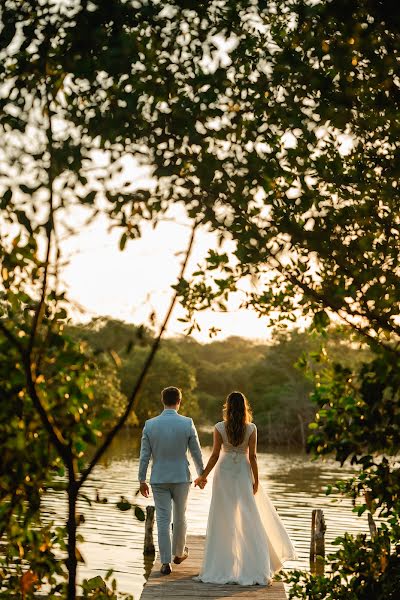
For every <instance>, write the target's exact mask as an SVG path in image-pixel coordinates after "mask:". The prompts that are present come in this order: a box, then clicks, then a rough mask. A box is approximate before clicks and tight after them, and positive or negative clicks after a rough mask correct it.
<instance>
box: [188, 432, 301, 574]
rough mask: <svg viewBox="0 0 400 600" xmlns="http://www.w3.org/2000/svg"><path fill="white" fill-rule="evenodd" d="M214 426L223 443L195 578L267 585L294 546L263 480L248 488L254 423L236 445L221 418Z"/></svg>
mask: <svg viewBox="0 0 400 600" xmlns="http://www.w3.org/2000/svg"><path fill="white" fill-rule="evenodd" d="M215 427H216V429H217V430H218V431H219V433H220V434H221V436H222V440H223V444H222V448H221V454H220V457H219V459H218V462H217V464H216V467H215V473H214V482H213V488H212V499H211V506H210V513H209V516H208V523H207V535H206V542H205V550H204V558H203V564H202V567H201V571H200V574H199V576H198V577H196V578H195V579H196V580H197V581H202V582H204V583H221V584H224V583H237V584H239V585H255V584H259V585H269V584H270V583H271V578H272V576H273V575H274V573H276V572H277V571H279V570H280V569H281V567H282V565H283V563H284V561H286V560H290V559H295V558H296V552H295V549H294V547H293V544H292V542H291V541H290V538H289V535H288V533H287V531H286V529H285V526H284V525H283V523H282V521H281V519H280V518H279V515H278V513H277V512H276V510H275V508H274V506H273V505H272V503H271V501H270V500H269V498H268V496H267V494H266V493H265V492H264V491H263V489H262V486H261V485H260V486H259V488H258V491H257V493H256V494H255V495H254V494H253V476H252V472H251V467H250V462H249V458H248V446H249V438H250V435H251V434H252V432H253V431H255V429H256V426H255V425H254V423H249V424H248V425H247V429H246V434H245V438H244V441H243V443H242V444H240V446H232V444H230V443H229V442H228V438H227V435H226V431H225V423H224V422H223V421H222V422H220V423H217V424H216V426H215Z"/></svg>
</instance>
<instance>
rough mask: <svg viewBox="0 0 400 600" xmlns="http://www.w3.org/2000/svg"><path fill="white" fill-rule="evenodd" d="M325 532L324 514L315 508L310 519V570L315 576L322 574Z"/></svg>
mask: <svg viewBox="0 0 400 600" xmlns="http://www.w3.org/2000/svg"><path fill="white" fill-rule="evenodd" d="M325 531H326V525H325V518H324V513H323V511H322V510H321V509H320V508H315V509H314V510H313V511H312V517H311V543H310V570H311V572H312V573H316V574H317V575H322V574H323V573H324V566H325Z"/></svg>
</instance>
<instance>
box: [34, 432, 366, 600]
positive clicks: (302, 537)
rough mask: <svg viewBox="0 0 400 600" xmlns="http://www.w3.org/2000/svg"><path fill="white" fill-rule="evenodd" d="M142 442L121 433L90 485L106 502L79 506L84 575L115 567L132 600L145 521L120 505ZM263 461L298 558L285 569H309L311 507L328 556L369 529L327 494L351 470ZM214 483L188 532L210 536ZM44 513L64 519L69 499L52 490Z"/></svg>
mask: <svg viewBox="0 0 400 600" xmlns="http://www.w3.org/2000/svg"><path fill="white" fill-rule="evenodd" d="M210 440H211V438H210V436H207V435H205V439H204V440H202V441H203V448H204V455H205V458H206V459H207V458H208V455H209V453H210V447H209V446H207V445H206V444H209V443H210ZM139 443H140V442H139V438H138V437H137V436H136V435H135V436H134V435H132V434H131V433H129V432H126V431H125V432H123V433H122V434H121V435H120V436H119V438H118V439H117V440H115V443H114V445H113V447H112V448H111V450H110V452H109V453H108V454H107V456H106V458H105V459H104V460H103V462H102V464H101V465H99V466H98V467H97V469H96V470H95V472H94V474H93V476H92V478H91V479H90V481H89V482H88V483H87V485H86V486H85V493H86V494H87V495H88V496H89V497H90V498H91V499H94V498H95V495H96V490H97V491H98V492H99V494H100V496H101V497H106V498H108V504H93V506H92V507H91V508H90V507H89V506H88V505H87V504H86V503H85V502H82V503H81V504H80V506H79V509H80V511H81V512H83V513H84V515H85V518H86V521H85V523H84V525H82V526H81V527H80V530H79V531H80V533H81V534H82V535H83V536H84V538H85V542H84V543H83V544H81V546H80V550H81V553H82V555H83V557H84V559H85V564H84V565H82V566H81V567H80V573H79V575H80V578H83V577H94V576H95V575H104V574H105V573H106V572H107V570H108V569H110V568H112V569H114V576H115V577H116V579H117V582H118V588H119V589H120V590H121V591H125V592H129V593H131V594H134V596H135V600H138V599H139V598H140V595H141V592H142V588H143V585H144V583H145V577H146V574H148V573H149V569H151V566H152V565H151V563H148V562H147V564H145V562H144V559H143V536H144V524H143V523H141V522H139V521H137V520H136V519H135V517H134V516H133V513H132V512H131V511H129V512H120V511H119V510H118V509H117V508H116V507H115V503H116V502H117V501H118V500H119V499H120V496H121V495H124V496H126V497H127V498H128V499H129V500H131V501H134V498H135V492H136V490H137V488H138V484H137V481H136V478H137V468H138V455H139ZM258 464H259V471H260V481H261V484H262V485H263V487H264V489H265V490H266V491H267V492H268V494H269V496H270V498H271V499H272V501H273V502H274V504H275V507H276V508H277V510H278V512H279V514H280V516H281V518H282V520H283V521H284V523H285V525H286V527H287V529H288V531H289V533H290V534H291V537H292V539H293V541H294V544H295V546H296V549H297V553H298V555H299V560H298V561H296V562H295V563H294V562H293V563H289V562H288V563H286V567H288V568H290V567H296V568H305V569H308V554H309V543H310V526H311V525H310V524H311V512H312V509H313V508H322V509H323V510H324V514H325V521H326V525H327V532H326V546H327V552H329V551H331V550H334V547H333V546H332V545H331V542H332V540H333V539H334V538H335V537H336V536H337V535H340V534H342V533H344V532H345V531H349V532H354V533H356V532H360V531H367V530H368V524H367V518H366V516H364V517H361V518H358V517H357V516H356V515H355V514H354V513H353V512H352V510H351V509H352V506H351V501H350V500H347V499H346V500H340V501H339V502H338V501H337V498H335V497H334V496H329V497H327V496H325V494H324V488H325V486H326V485H327V484H329V483H332V482H334V481H335V480H336V479H344V478H346V477H348V476H350V474H351V470H350V468H344V469H339V467H338V465H337V464H336V463H333V462H324V463H322V462H311V461H310V459H309V458H308V457H307V456H305V455H303V454H299V453H291V452H282V451H273V452H271V451H269V452H262V451H260V450H259V453H258ZM192 473H194V469H192ZM211 479H212V474H211V476H210V478H209V483H208V485H207V487H206V488H205V490H203V491H202V490H199V489H198V488H192V491H191V494H190V499H189V508H188V522H189V533H193V534H205V530H206V524H207V514H208V508H209V504H210V495H211ZM332 500H336V501H335V502H333V501H332ZM137 502H138V503H139V504H141V505H142V506H145V505H146V504H152V503H153V500H152V498H151V497H150V498H149V499H148V500H145V499H144V498H143V497H141V496H138V498H137ZM44 514H45V518H46V519H52V520H54V521H55V522H56V523H61V522H62V520H63V518H64V515H65V499H64V496H63V495H62V494H61V493H59V492H52V493H50V494H49V495H48V497H47V498H46V501H45V504H44ZM155 537H156V536H155Z"/></svg>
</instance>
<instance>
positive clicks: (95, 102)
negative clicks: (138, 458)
mask: <svg viewBox="0 0 400 600" xmlns="http://www.w3.org/2000/svg"><path fill="white" fill-rule="evenodd" d="M137 17H138V15H137V13H136V9H135V7H134V6H133V5H131V4H129V3H123V2H119V1H118V0H112V1H111V2H108V3H107V4H106V5H104V4H102V5H100V6H97V5H95V4H94V3H91V2H87V1H85V0H82V1H80V0H76V1H75V2H72V3H70V4H68V6H65V5H64V4H63V3H59V4H54V3H53V2H51V1H50V0H41V1H40V2H36V1H33V0H24V1H23V2H14V1H13V0H6V1H5V2H4V3H3V4H2V15H1V19H2V35H1V41H0V53H1V66H0V130H1V136H2V145H1V153H0V168H1V179H0V194H1V201H0V208H1V210H2V233H1V238H0V244H1V252H0V260H1V265H0V271H1V275H2V284H1V290H0V293H1V297H0V307H1V318H0V332H1V339H0V345H1V353H2V357H3V358H4V363H3V364H2V370H1V375H2V377H1V382H0V391H1V395H2V398H1V400H2V402H1V421H0V429H1V434H0V435H1V440H2V442H3V443H4V446H5V448H6V450H7V452H8V457H9V455H10V453H11V454H13V450H16V452H15V457H16V458H17V459H18V463H17V464H16V465H14V466H13V469H12V470H11V474H10V473H8V474H7V473H4V474H5V475H6V480H5V481H6V483H5V486H4V488H2V497H1V499H2V501H3V502H4V504H3V506H2V509H1V511H0V519H1V524H0V530H1V532H2V533H4V534H5V535H6V536H7V539H8V540H9V541H10V545H9V546H8V550H9V552H10V554H9V556H7V560H8V559H10V560H11V562H12V559H13V558H15V552H17V553H18V552H19V566H21V565H22V562H21V561H22V557H23V552H24V548H25V547H26V548H29V545H32V544H33V543H34V546H33V548H32V549H31V550H30V551H29V552H28V554H27V556H26V557H27V559H28V560H29V561H30V563H31V566H32V568H34V569H35V572H34V571H32V570H30V571H28V572H27V573H24V575H23V576H21V578H20V580H19V579H18V577H17V576H18V575H19V574H21V573H20V571H18V570H17V571H16V574H13V573H11V572H8V574H7V575H8V577H7V581H6V582H3V584H4V585H7V587H8V589H7V593H10V592H12V591H13V590H15V589H18V590H19V589H20V588H19V587H18V586H19V585H20V586H21V589H22V587H23V586H24V587H23V593H28V592H29V593H31V592H32V591H33V590H34V588H35V587H37V586H39V585H40V584H41V583H42V582H43V580H46V581H47V583H50V585H51V589H50V593H51V594H52V593H54V592H57V591H60V587H61V588H62V589H64V586H63V585H61V586H60V585H59V584H58V583H56V581H55V578H54V573H58V574H61V573H62V574H64V575H65V569H64V568H63V565H62V564H60V563H58V564H57V563H56V562H55V560H54V558H55V556H54V551H53V546H54V543H55V544H56V545H57V544H58V547H59V548H61V549H62V550H64V549H65V550H66V552H67V555H68V558H67V561H66V567H67V571H68V581H67V585H66V594H67V597H68V599H69V600H75V598H76V571H77V561H78V558H79V552H78V550H77V541H78V539H79V537H78V536H77V529H78V525H79V516H78V515H77V512H76V505H77V499H78V496H79V495H81V496H82V497H84V496H85V495H84V494H83V493H82V486H83V485H84V483H85V481H86V479H87V478H88V477H89V476H90V474H91V472H92V470H93V469H94V468H95V466H96V464H97V463H98V461H99V459H100V458H101V456H102V455H103V454H104V452H105V450H106V449H107V447H108V446H109V445H110V443H111V441H112V439H113V438H114V437H115V435H116V434H117V433H118V431H119V430H120V429H121V427H122V426H123V424H124V423H125V422H126V420H127V418H128V416H129V414H130V412H131V410H132V408H134V404H135V401H137V394H138V391H139V390H140V387H141V384H142V382H143V379H144V377H145V375H146V373H147V371H148V369H149V366H150V365H151V363H152V360H153V358H154V356H155V354H156V351H157V349H158V346H159V343H160V340H161V337H162V335H163V333H164V330H165V327H166V324H167V322H168V319H169V316H170V314H171V312H172V309H173V307H174V304H175V300H176V296H174V297H173V299H172V301H171V304H170V307H169V310H168V312H167V315H166V317H165V320H164V322H163V324H162V326H161V328H160V331H159V333H158V335H157V336H156V337H155V338H154V341H153V344H152V346H151V348H150V349H149V354H148V356H147V358H146V360H145V361H144V363H143V368H142V370H141V372H140V374H139V376H138V379H137V380H136V382H135V385H134V387H133V388H132V389H131V390H130V393H129V398H128V402H127V403H126V405H125V407H124V409H123V411H122V414H121V416H120V417H119V419H118V420H117V421H116V422H114V424H113V426H112V427H111V428H110V429H109V430H108V432H107V433H106V434H105V435H104V439H103V440H101V438H102V436H103V432H102V430H101V429H102V427H101V425H105V422H104V419H105V418H108V415H107V416H106V417H104V415H102V414H101V411H100V412H99V413H98V414H97V415H96V414H94V412H93V402H92V400H93V394H94V389H95V385H96V381H98V376H99V374H98V371H96V366H95V365H94V364H93V362H92V361H91V360H90V358H88V357H87V356H86V354H85V351H84V348H83V347H82V345H81V344H79V343H78V342H76V341H75V340H73V339H72V338H71V337H70V336H69V335H68V333H66V332H65V330H64V327H65V324H66V322H67V319H68V297H67V295H66V293H65V290H64V289H63V288H62V285H61V284H60V271H61V269H62V266H63V261H64V256H63V246H62V240H63V239H65V237H68V236H69V235H70V234H72V233H73V231H74V227H73V218H74V215H75V216H76V214H77V213H78V214H79V215H80V216H81V215H82V214H83V215H84V218H83V223H82V226H85V225H86V224H88V223H90V222H91V221H92V219H93V218H95V217H96V215H97V214H98V213H99V212H100V211H101V210H103V211H104V213H105V214H106V215H107V217H108V219H109V222H110V226H119V227H121V239H120V248H121V250H122V249H123V248H124V246H125V244H126V242H127V240H128V239H131V238H135V237H137V236H139V235H140V227H139V224H140V222H141V221H142V220H143V219H152V220H153V221H154V222H156V220H157V219H156V216H157V213H158V212H162V210H163V207H162V206H161V205H159V208H158V209H156V208H155V207H148V208H146V201H147V199H148V198H149V196H150V191H149V190H148V189H147V190H137V189H136V188H135V186H134V185H133V184H132V183H131V181H130V180H129V178H128V179H127V178H126V177H125V178H124V181H122V182H121V181H120V179H119V177H120V174H121V172H122V171H123V167H122V161H123V160H124V159H126V158H127V157H128V158H131V159H132V157H133V155H134V154H136V159H137V158H138V157H140V156H141V157H142V158H143V156H144V157H145V158H148V153H147V150H144V149H143V147H142V141H141V140H140V141H139V144H138V145H136V141H135V139H132V137H131V131H132V121H131V117H132V108H133V107H134V104H135V102H136V100H137V91H138V90H137V89H136V90H135V92H134V93H131V90H130V89H128V88H129V83H128V82H125V83H124V79H125V77H126V74H127V73H131V70H132V65H133V64H134V63H133V61H134V60H136V58H135V57H137V53H138V47H139V46H140V43H141V41H140V40H141V39H143V38H144V37H145V32H143V31H142V30H141V24H140V19H139V20H138V18H137ZM127 27H128V29H127ZM137 68H139V66H137ZM114 91H117V95H114ZM99 156H101V157H102V158H103V164H102V166H101V167H100V166H99V163H98V157H99ZM139 162H140V161H139ZM147 162H149V161H148V160H147ZM101 207H102V209H101ZM71 213H72V218H71ZM193 235H194V230H193V232H192V235H191V237H190V240H189V245H188V252H187V254H186V259H184V261H183V268H184V266H185V264H186V260H187V257H188V255H189V253H190V248H191V246H192V243H193ZM182 272H183V271H182ZM10 347H11V349H12V351H10V350H9V348H10ZM13 414H15V415H17V416H16V417H15V418H12V419H10V415H13ZM24 433H25V434H26V442H24V440H23V434H24ZM99 440H101V442H100V443H99ZM49 444H50V445H49ZM27 450H29V451H30V452H31V453H32V454H31V456H30V459H29V461H25V460H24V454H25V451H27ZM7 464H8V466H9V459H8V463H7ZM2 469H3V465H2ZM30 469H32V470H30ZM62 469H65V473H66V479H67V483H66V491H67V496H68V521H67V523H66V531H64V530H62V531H61V532H59V533H58V534H52V533H51V530H48V531H46V530H45V529H44V528H41V530H40V531H37V530H35V529H34V528H33V525H34V523H35V520H37V518H38V515H39V508H40V498H41V495H42V493H43V491H44V489H45V488H46V486H47V485H48V484H49V481H50V479H51V478H52V477H54V475H55V474H56V473H57V472H58V471H60V470H62ZM15 470H16V471H17V472H18V476H14V471H15ZM3 490H4V493H3ZM32 490H34V492H32ZM29 492H31V496H32V499H31V500H29V501H28V503H27V505H26V503H25V504H24V499H26V497H27V495H28V493H29ZM17 556H18V554H17ZM50 567H51V568H50ZM25 588H26V589H25ZM85 593H86V592H85Z"/></svg>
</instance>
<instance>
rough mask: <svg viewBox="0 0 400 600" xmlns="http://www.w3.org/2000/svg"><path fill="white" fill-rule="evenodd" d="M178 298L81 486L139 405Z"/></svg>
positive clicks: (170, 308) (174, 301) (190, 249)
mask: <svg viewBox="0 0 400 600" xmlns="http://www.w3.org/2000/svg"><path fill="white" fill-rule="evenodd" d="M196 227H197V223H194V225H193V227H192V233H191V236H190V239H189V243H188V247H187V250H186V254H185V258H184V261H183V263H182V267H181V271H180V275H179V279H182V277H183V275H184V273H185V270H186V266H187V263H188V260H189V257H190V254H191V251H192V248H193V242H194V237H195V232H196ZM177 298H178V293H177V292H175V294H174V296H173V298H172V300H171V303H170V305H169V308H168V311H167V313H166V315H165V318H164V321H163V323H162V325H161V328H160V331H159V333H158V336H157V337H156V339H155V340H154V342H153V345H152V347H151V350H150V352H149V355H148V356H147V359H146V362H145V364H144V365H143V368H142V371H141V373H140V375H139V378H138V380H137V382H136V384H135V387H134V388H133V390H132V393H131V395H130V397H129V401H128V404H127V406H126V408H125V412H124V414H123V415H122V416H121V417H120V419H119V420H118V422H117V423H116V425H115V426H114V427H113V428H112V429H111V430H110V431H109V433H108V434H107V437H106V439H105V440H104V442H103V444H102V445H101V446H100V447H99V448H98V450H97V451H96V452H95V454H94V456H93V458H92V460H91V461H90V463H89V465H88V466H87V468H86V469H85V470H84V471H83V473H82V475H81V478H80V479H79V482H78V486H79V488H80V487H81V486H82V485H83V484H84V483H85V481H86V479H87V478H88V477H89V475H90V473H91V472H92V471H93V469H94V467H95V466H96V465H97V463H98V462H99V460H100V458H101V457H102V456H103V454H104V453H105V451H106V450H107V449H108V448H109V446H110V444H111V442H112V441H113V439H114V438H115V436H116V434H117V433H118V432H119V431H120V429H122V427H123V426H124V425H125V423H126V421H127V419H128V417H129V414H130V412H131V410H132V409H133V408H136V406H137V402H138V398H139V391H140V388H141V386H142V384H143V381H144V379H145V377H146V375H147V373H148V371H149V369H150V366H151V364H152V362H153V359H154V357H155V355H156V352H157V350H158V348H159V346H160V342H161V338H162V336H163V334H164V332H165V329H166V328H167V325H168V321H169V319H170V317H171V314H172V311H173V309H174V307H175V304H176V301H177Z"/></svg>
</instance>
